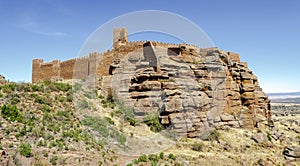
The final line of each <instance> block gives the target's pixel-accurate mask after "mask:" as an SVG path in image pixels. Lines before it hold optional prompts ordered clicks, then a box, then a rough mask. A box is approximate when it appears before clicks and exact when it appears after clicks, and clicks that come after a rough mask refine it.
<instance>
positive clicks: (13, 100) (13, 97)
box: [10, 94, 20, 105]
mask: <svg viewBox="0 0 300 166" xmlns="http://www.w3.org/2000/svg"><path fill="white" fill-rule="evenodd" d="M19 102H20V96H19V95H18V94H12V95H11V98H10V104H12V105H15V104H18V103H19Z"/></svg>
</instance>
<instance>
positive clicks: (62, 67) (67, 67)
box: [32, 52, 108, 82]
mask: <svg viewBox="0 0 300 166" xmlns="http://www.w3.org/2000/svg"><path fill="white" fill-rule="evenodd" d="M106 53H108V52H106ZM102 55H103V54H100V53H97V52H94V53H90V54H89V55H88V56H85V57H81V58H74V59H70V60H66V61H59V60H54V61H52V62H48V63H44V60H42V59H34V60H33V61H32V82H37V81H41V80H49V79H52V78H63V79H73V78H75V79H80V78H85V77H87V76H89V75H96V71H97V66H98V61H99V60H98V59H99V57H101V56H102Z"/></svg>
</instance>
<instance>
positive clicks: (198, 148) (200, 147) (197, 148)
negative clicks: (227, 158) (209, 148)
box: [192, 143, 204, 152]
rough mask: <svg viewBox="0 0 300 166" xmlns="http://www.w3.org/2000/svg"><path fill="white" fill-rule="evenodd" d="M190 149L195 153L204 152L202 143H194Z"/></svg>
mask: <svg viewBox="0 0 300 166" xmlns="http://www.w3.org/2000/svg"><path fill="white" fill-rule="evenodd" d="M192 149H193V150H194V151H197V152H202V151H203V150H204V144H203V143H195V144H193V146H192Z"/></svg>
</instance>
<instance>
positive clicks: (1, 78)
mask: <svg viewBox="0 0 300 166" xmlns="http://www.w3.org/2000/svg"><path fill="white" fill-rule="evenodd" d="M4 83H6V80H5V77H4V76H3V75H1V74H0V85H2V84H4Z"/></svg>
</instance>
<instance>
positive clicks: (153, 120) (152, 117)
mask: <svg viewBox="0 0 300 166" xmlns="http://www.w3.org/2000/svg"><path fill="white" fill-rule="evenodd" d="M144 122H145V123H146V124H147V125H148V126H149V127H150V130H151V131H153V132H160V131H161V130H163V129H164V126H163V125H162V124H161V123H160V122H159V118H158V114H157V113H155V114H149V115H147V116H146V117H145V118H144Z"/></svg>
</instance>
